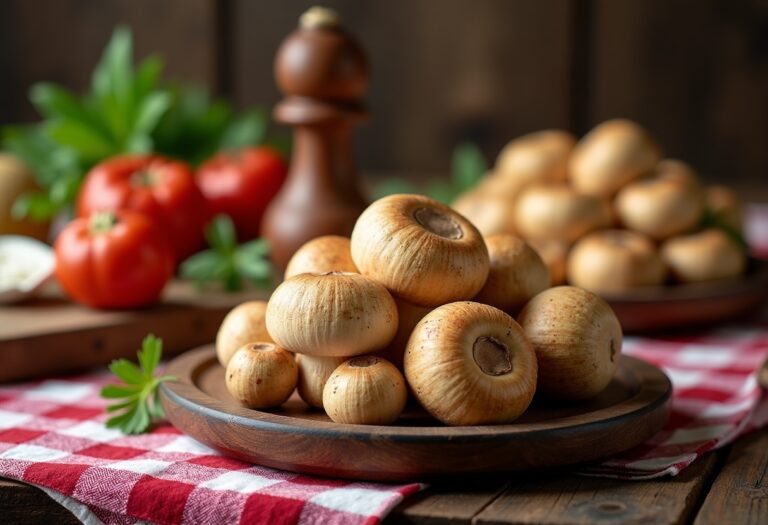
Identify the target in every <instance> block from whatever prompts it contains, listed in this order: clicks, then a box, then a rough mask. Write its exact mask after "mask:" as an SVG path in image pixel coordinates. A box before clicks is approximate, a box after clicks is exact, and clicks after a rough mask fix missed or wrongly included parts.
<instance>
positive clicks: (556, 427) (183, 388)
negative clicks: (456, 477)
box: [160, 345, 672, 443]
mask: <svg viewBox="0 0 768 525" xmlns="http://www.w3.org/2000/svg"><path fill="white" fill-rule="evenodd" d="M215 362H216V354H215V351H214V348H213V345H206V346H203V347H200V348H197V349H194V350H190V351H188V352H185V353H184V354H182V355H180V356H179V357H177V358H175V359H174V360H173V361H171V363H170V364H169V366H168V369H167V371H166V374H169V375H173V376H175V377H176V378H177V380H175V381H168V382H165V383H162V384H161V385H160V392H161V395H162V396H164V397H165V398H167V400H168V401H169V402H171V403H174V404H176V405H178V406H179V407H181V408H183V409H184V410H187V411H190V412H198V413H201V414H202V415H204V416H206V417H211V418H214V419H217V420H221V421H226V422H227V423H228V424H232V425H236V426H241V427H246V428H250V429H254V430H261V431H270V432H275V433H286V432H288V433H294V434H303V435H309V436H322V437H325V438H328V437H338V438H340V439H354V440H360V441H381V440H392V441H398V442H410V443H418V442H431V443H435V442H446V443H447V442H451V443H465V442H476V441H487V440H489V439H490V440H505V441H506V440H517V439H519V440H530V439H532V438H535V437H536V436H537V435H539V434H549V433H551V432H553V431H554V432H563V431H566V432H570V431H578V430H579V429H583V428H584V427H593V428H594V427H595V426H603V425H606V426H611V425H612V424H617V423H619V422H620V421H621V420H631V419H636V418H639V417H641V416H643V415H644V414H647V413H651V412H655V411H656V410H659V409H662V408H663V407H664V406H665V405H666V404H667V403H668V402H669V401H670V399H671V395H672V384H671V382H670V380H669V378H668V377H667V376H666V374H664V372H662V371H661V370H660V369H659V368H657V367H655V366H654V365H652V364H650V363H647V362H645V361H641V360H639V359H636V358H634V357H630V356H627V355H623V356H622V358H621V361H620V362H619V370H618V371H617V375H629V376H635V377H634V379H635V381H634V383H635V384H636V386H637V391H636V392H635V393H634V394H633V395H631V396H630V397H629V398H626V399H624V400H623V401H621V402H619V403H617V404H614V405H610V406H607V407H603V408H599V409H597V410H594V411H592V412H587V413H584V414H577V415H570V416H565V417H560V418H556V419H552V420H546V421H537V422H529V423H512V424H504V425H483V426H456V427H450V426H403V425H398V426H382V425H349V424H341V423H333V422H327V421H317V420H310V419H303V418H297V417H292V416H286V415H281V414H274V413H271V412H264V411H260V410H254V409H249V408H246V407H242V406H234V405H231V404H228V403H225V402H223V401H221V400H219V399H216V398H214V397H213V396H210V395H209V394H207V393H205V392H203V391H202V390H201V389H200V388H199V387H198V386H197V384H196V383H195V381H196V379H197V377H199V375H200V374H201V372H202V371H203V370H204V369H205V368H207V367H208V366H210V365H211V363H215ZM185 370H186V371H187V372H184V371H185ZM585 416H588V420H586V421H585V420H584V419H585Z"/></svg>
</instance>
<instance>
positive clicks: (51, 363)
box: [0, 282, 266, 382]
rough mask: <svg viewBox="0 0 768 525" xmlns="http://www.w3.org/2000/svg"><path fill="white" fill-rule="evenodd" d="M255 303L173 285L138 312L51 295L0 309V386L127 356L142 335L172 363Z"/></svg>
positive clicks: (248, 295) (246, 296)
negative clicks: (233, 312) (157, 342)
mask: <svg viewBox="0 0 768 525" xmlns="http://www.w3.org/2000/svg"><path fill="white" fill-rule="evenodd" d="M255 298H262V299H263V298H266V294H265V293H264V292H260V291H249V292H242V293H238V294H225V293H206V294H205V295H202V294H200V293H199V292H198V291H197V290H195V289H194V287H193V286H192V285H190V284H188V283H182V282H173V283H171V284H170V285H169V286H168V287H167V288H166V290H165V293H164V294H163V300H162V302H161V304H159V305H156V306H154V307H151V308H147V309H144V310H133V311H104V310H92V309H89V308H86V307H82V306H79V305H76V304H73V303H71V302H69V301H67V300H65V299H63V298H62V297H61V296H60V295H57V294H56V293H55V292H54V293H52V294H50V295H49V296H47V297H43V298H40V299H36V300H33V301H31V302H28V303H23V304H20V305H13V306H0V363H2V366H0V382H6V381H14V380H20V379H26V378H31V377H37V376H43V375H50V374H62V373H67V372H73V371H77V370H82V369H85V368H88V367H93V366H98V365H104V364H107V363H109V362H110V361H111V360H112V359H116V358H118V357H134V356H135V355H136V351H137V349H138V348H140V347H141V341H142V339H143V338H144V336H145V335H147V334H148V333H154V334H155V335H157V336H158V337H161V338H162V339H163V343H164V351H165V356H166V357H169V356H173V355H176V354H178V353H181V352H183V351H184V350H187V349H189V348H194V347H195V346H198V345H201V344H205V343H209V342H212V341H213V340H214V339H215V337H216V332H217V331H218V329H219V325H220V324H221V321H222V319H223V318H224V316H225V315H226V314H227V312H228V311H229V310H230V309H231V308H233V307H234V306H236V305H238V304H240V303H241V302H243V301H246V300H250V299H255Z"/></svg>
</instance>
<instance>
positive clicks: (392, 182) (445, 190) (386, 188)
mask: <svg viewBox="0 0 768 525" xmlns="http://www.w3.org/2000/svg"><path fill="white" fill-rule="evenodd" d="M486 171H488V163H487V162H486V161H485V157H483V153H482V152H481V151H480V148H478V147H477V145H476V144H473V143H471V142H465V143H463V144H459V145H458V146H457V147H456V148H455V149H454V150H453V155H452V156H451V173H450V177H449V178H448V179H431V180H429V181H427V183H426V185H425V187H424V189H423V190H422V189H421V188H420V187H419V186H417V185H416V184H414V183H413V182H411V181H409V180H407V179H403V178H390V179H386V180H383V181H382V182H381V183H379V184H378V185H377V186H376V188H375V189H374V197H375V198H377V199H378V198H381V197H384V196H386V195H392V194H393V193H423V194H425V195H428V196H430V197H432V198H433V199H436V200H438V201H440V202H443V203H445V204H450V203H451V202H453V200H454V199H456V197H458V196H459V195H460V194H461V193H464V192H465V191H467V190H469V189H471V188H473V187H474V186H475V185H476V184H477V183H478V182H480V179H482V178H483V175H485V172H486Z"/></svg>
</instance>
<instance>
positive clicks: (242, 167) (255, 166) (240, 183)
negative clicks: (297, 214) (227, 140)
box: [197, 146, 288, 242]
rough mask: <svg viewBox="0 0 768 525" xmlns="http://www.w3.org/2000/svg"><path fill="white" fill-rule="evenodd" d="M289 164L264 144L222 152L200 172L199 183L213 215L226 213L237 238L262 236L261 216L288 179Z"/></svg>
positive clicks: (203, 166) (239, 239) (202, 167)
mask: <svg viewBox="0 0 768 525" xmlns="http://www.w3.org/2000/svg"><path fill="white" fill-rule="evenodd" d="M287 171H288V166H287V165H286V163H285V161H283V159H282V157H281V156H280V155H279V154H278V153H277V152H276V151H275V150H273V149H271V148H268V147H265V146H262V147H254V148H246V149H243V150H241V151H238V152H236V153H229V152H224V153H219V154H217V155H215V156H214V157H212V158H211V159H210V160H208V161H207V162H206V163H205V164H203V165H202V166H201V167H200V169H199V170H198V172H197V183H198V185H199V186H200V189H201V190H202V192H203V195H205V198H206V199H207V200H208V203H209V209H210V210H211V212H212V213H214V214H219V213H226V214H227V215H229V216H230V217H231V218H232V222H234V223H235V228H236V229H237V238H238V241H240V242H242V241H247V240H249V239H253V238H254V237H258V236H259V228H260V227H261V217H262V215H264V210H265V209H266V208H267V205H268V204H269V201H271V200H272V198H273V197H274V196H275V195H276V194H277V192H278V191H279V190H280V186H282V184H283V181H284V180H285V175H286V173H287Z"/></svg>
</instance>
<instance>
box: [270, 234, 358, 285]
mask: <svg viewBox="0 0 768 525" xmlns="http://www.w3.org/2000/svg"><path fill="white" fill-rule="evenodd" d="M333 271H337V272H354V273H356V272H357V268H356V267H355V263H353V262H352V255H351V254H350V252H349V237H342V236H340V235H324V236H323V237H317V238H315V239H312V240H311V241H309V242H307V243H305V244H304V245H302V246H301V248H299V249H298V250H296V253H294V254H293V257H291V260H290V261H288V266H286V268H285V279H286V280H287V279H290V278H291V277H293V276H295V275H299V274H300V273H325V272H333Z"/></svg>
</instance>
